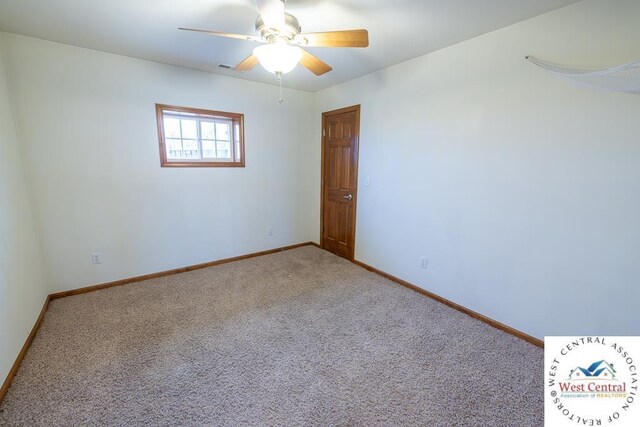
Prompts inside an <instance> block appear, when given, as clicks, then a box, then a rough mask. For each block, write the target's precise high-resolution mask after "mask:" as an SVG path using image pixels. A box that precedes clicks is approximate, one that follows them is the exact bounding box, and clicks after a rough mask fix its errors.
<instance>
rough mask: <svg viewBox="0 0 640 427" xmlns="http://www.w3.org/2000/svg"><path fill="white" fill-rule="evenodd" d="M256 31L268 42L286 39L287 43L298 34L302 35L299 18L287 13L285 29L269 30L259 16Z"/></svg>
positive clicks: (285, 15)
mask: <svg viewBox="0 0 640 427" xmlns="http://www.w3.org/2000/svg"><path fill="white" fill-rule="evenodd" d="M256 31H257V32H258V33H260V36H262V38H263V39H265V40H266V41H268V42H271V41H272V40H273V39H276V38H281V39H282V38H284V39H286V40H287V41H291V40H293V39H294V38H295V37H296V36H297V35H298V34H300V32H301V31H302V28H300V23H299V22H298V18H296V17H295V16H293V15H291V14H289V13H285V14H284V27H283V28H280V29H278V28H269V27H267V26H266V25H265V24H264V21H263V20H262V17H261V16H258V18H257V19H256Z"/></svg>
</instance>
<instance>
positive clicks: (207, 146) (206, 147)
mask: <svg viewBox="0 0 640 427" xmlns="http://www.w3.org/2000/svg"><path fill="white" fill-rule="evenodd" d="M212 128H213V126H212ZM202 158H207V159H215V158H216V142H215V141H207V140H206V139H203V140H202Z"/></svg>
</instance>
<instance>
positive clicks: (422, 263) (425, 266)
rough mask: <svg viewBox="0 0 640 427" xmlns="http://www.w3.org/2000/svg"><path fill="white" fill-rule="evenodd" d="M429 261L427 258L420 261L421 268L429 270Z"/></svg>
mask: <svg viewBox="0 0 640 427" xmlns="http://www.w3.org/2000/svg"><path fill="white" fill-rule="evenodd" d="M427 264H428V260H427V258H426V257H424V258H422V259H420V268H423V269H425V270H426V269H427Z"/></svg>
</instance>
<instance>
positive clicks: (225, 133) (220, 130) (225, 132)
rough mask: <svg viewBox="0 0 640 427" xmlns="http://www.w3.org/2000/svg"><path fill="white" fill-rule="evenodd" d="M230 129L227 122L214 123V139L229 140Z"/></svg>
mask: <svg viewBox="0 0 640 427" xmlns="http://www.w3.org/2000/svg"><path fill="white" fill-rule="evenodd" d="M230 134H231V129H230V126H229V123H216V139H217V140H218V141H220V140H224V141H229V139H230V136H229V135H230Z"/></svg>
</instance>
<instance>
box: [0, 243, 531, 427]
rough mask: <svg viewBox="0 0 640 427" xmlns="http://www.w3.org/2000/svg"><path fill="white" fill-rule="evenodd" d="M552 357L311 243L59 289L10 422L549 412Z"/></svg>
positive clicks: (508, 422)
mask: <svg viewBox="0 0 640 427" xmlns="http://www.w3.org/2000/svg"><path fill="white" fill-rule="evenodd" d="M542 370H543V354H542V350H540V349H539V348H536V347H534V346H532V345H530V344H528V343H526V342H524V341H521V340H519V339H517V338H515V337H513V336H510V335H507V334H505V333H503V332H501V331H498V330H496V329H493V328H491V327H489V326H487V325H486V324H484V323H481V322H479V321H476V320H474V319H472V318H471V317H468V316H466V315H464V314H461V313H459V312H457V311H455V310H453V309H450V308H449V307H447V306H444V305H442V304H439V303H437V302H435V301H433V300H431V299H429V298H426V297H424V296H422V295H420V294H418V293H416V292H413V291H411V290H408V289H406V288H403V287H401V286H399V285H397V284H394V283H392V282H390V281H388V280H386V279H383V278H381V277H379V276H377V275H375V274H373V273H370V272H368V271H366V270H364V269H362V268H360V267H357V266H355V265H353V264H351V263H350V262H348V261H346V260H343V259H341V258H338V257H336V256H334V255H332V254H330V253H328V252H325V251H322V250H320V249H318V248H315V247H311V246H307V247H303V248H300V249H295V250H290V251H286V252H280V253H277V254H274V255H268V256H263V257H259V258H253V259H248V260H244V261H238V262H234V263H230V264H225V265H220V266H217V267H212V268H208V269H203V270H197V271H193V272H189V273H184V274H180V275H175V276H169V277H164V278H160V279H154V280H149V281H147V282H143V283H137V284H131V285H126V286H121V287H116V288H111V289H107V290H103V291H99V292H93V293H89V294H85V295H79V296H74V297H68V298H64V299H60V300H55V301H53V302H52V303H51V305H50V307H49V311H48V313H47V315H46V318H45V320H44V323H43V325H42V327H41V329H40V331H39V333H38V335H37V337H36V339H35V341H34V342H33V345H32V346H31V349H30V350H29V353H28V354H27V357H26V358H25V360H24V363H23V365H22V368H21V369H20V371H19V373H18V375H17V376H16V378H15V380H14V383H13V385H12V386H11V389H10V390H9V393H8V394H7V396H6V398H5V401H4V403H3V404H2V406H0V425H11V426H14V425H15V426H51V425H56V426H79V425H90V426H95V425H117V426H134V425H149V426H169V425H171V426H175V425H215V426H219V425H224V426H241V425H282V426H298V425H304V426H307V425H322V426H329V425H350V426H376V425H387V426H398V425H424V426H471V425H477V426H519V427H522V426H541V425H542V424H543V383H542V378H543V375H542Z"/></svg>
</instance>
